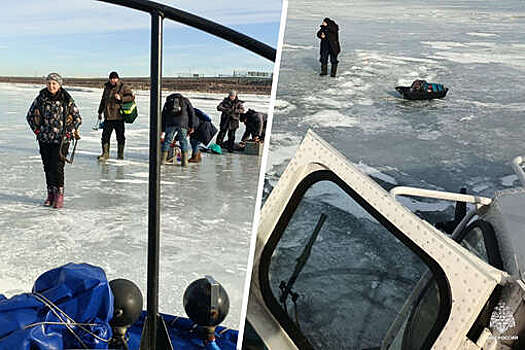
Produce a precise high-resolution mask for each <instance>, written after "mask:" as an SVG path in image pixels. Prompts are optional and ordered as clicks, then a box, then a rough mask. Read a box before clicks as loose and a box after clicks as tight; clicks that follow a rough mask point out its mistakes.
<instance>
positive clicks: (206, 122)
mask: <svg viewBox="0 0 525 350" xmlns="http://www.w3.org/2000/svg"><path fill="white" fill-rule="evenodd" d="M193 110H194V111H195V116H196V117H197V118H196V119H195V120H196V122H197V124H195V125H194V130H195V131H194V132H193V134H191V136H190V144H191V151H192V152H191V158H190V159H189V160H188V162H190V163H200V162H201V160H202V156H201V151H200V150H199V145H200V144H201V143H203V144H204V145H208V144H209V143H210V142H211V140H212V139H213V137H214V136H215V134H216V133H217V128H216V127H215V126H214V125H213V123H212V122H211V118H210V117H209V116H208V115H207V114H206V113H204V112H203V111H201V110H200V109H198V108H193Z"/></svg>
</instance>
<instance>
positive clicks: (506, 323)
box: [489, 301, 516, 334]
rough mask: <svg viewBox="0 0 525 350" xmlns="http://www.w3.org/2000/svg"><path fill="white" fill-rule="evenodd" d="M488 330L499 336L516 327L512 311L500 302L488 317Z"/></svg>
mask: <svg viewBox="0 0 525 350" xmlns="http://www.w3.org/2000/svg"><path fill="white" fill-rule="evenodd" d="M489 326H490V328H491V329H492V330H496V331H497V332H498V333H499V334H502V333H504V332H505V331H507V330H508V329H511V328H514V327H515V326H516V321H515V320H514V315H513V314H512V310H511V309H510V307H508V306H507V305H506V304H505V303H504V302H502V301H500V302H499V303H498V305H497V306H496V307H495V308H494V311H492V315H491V316H490V325H489Z"/></svg>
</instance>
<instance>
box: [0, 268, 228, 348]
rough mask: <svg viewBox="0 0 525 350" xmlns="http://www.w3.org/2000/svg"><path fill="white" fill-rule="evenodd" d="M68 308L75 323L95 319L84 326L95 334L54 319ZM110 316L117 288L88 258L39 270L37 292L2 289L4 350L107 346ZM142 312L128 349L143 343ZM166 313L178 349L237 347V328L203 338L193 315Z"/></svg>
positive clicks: (0, 331) (0, 332)
mask: <svg viewBox="0 0 525 350" xmlns="http://www.w3.org/2000/svg"><path fill="white" fill-rule="evenodd" d="M64 314H67V315H68V316H69V317H70V318H71V319H72V320H74V321H75V322H76V323H86V324H91V325H85V326H84V327H85V328H86V329H87V330H88V331H89V332H91V333H93V334H95V335H96V337H94V336H93V334H88V333H87V332H85V331H83V330H82V329H80V327H79V326H76V327H72V328H73V331H74V333H75V334H76V335H74V334H73V332H72V331H71V330H69V329H68V328H67V327H66V326H65V325H64V324H50V323H56V322H59V323H63V320H65V319H66V317H65V315H64ZM57 315H58V316H57ZM112 316H113V294H112V293H111V288H110V287H109V283H108V281H107V279H106V275H105V273H104V271H103V270H102V269H101V268H98V267H95V266H91V265H87V264H68V265H65V266H62V267H59V268H57V269H54V270H51V271H48V272H46V273H44V274H43V275H41V276H40V277H39V278H38V279H37V280H36V282H35V284H34V287H33V293H26V294H20V295H16V296H14V297H12V298H10V299H6V298H5V297H4V296H3V295H0V350H14V349H17V350H64V349H82V348H89V349H107V348H108V343H107V342H106V341H103V340H107V341H109V339H111V336H112V333H111V327H110V325H109V321H110V319H111V317H112ZM144 317H145V312H144V313H143V314H142V316H141V317H140V319H139V320H138V321H137V322H136V323H135V324H134V325H133V326H132V327H131V328H130V329H129V330H128V338H129V341H128V345H129V349H130V350H138V349H139V346H140V337H141V334H142V328H143V325H144ZM162 317H163V318H164V320H165V321H166V324H167V327H168V332H169V335H170V338H171V341H172V343H173V345H174V349H184V350H199V349H206V350H235V348H236V344H237V336H238V331H236V330H231V329H227V328H224V327H217V329H216V333H215V335H216V342H213V343H210V344H204V343H203V341H202V340H201V339H200V337H199V335H198V334H197V331H196V329H195V327H194V323H193V322H192V321H191V320H190V319H187V318H182V317H176V316H171V315H162ZM60 318H62V319H60ZM42 322H47V324H42ZM76 337H79V338H80V341H79V340H78V339H76ZM97 337H99V339H97ZM100 339H102V340H100ZM81 342H82V343H83V344H82V343H81Z"/></svg>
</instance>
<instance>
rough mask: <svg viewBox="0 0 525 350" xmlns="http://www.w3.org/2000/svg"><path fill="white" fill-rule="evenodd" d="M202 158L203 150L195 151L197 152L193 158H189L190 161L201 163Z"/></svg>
mask: <svg viewBox="0 0 525 350" xmlns="http://www.w3.org/2000/svg"><path fill="white" fill-rule="evenodd" d="M201 160H202V158H201V152H195V154H192V155H191V158H190V159H189V160H188V162H190V163H200V162H201Z"/></svg>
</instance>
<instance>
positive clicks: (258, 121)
mask: <svg viewBox="0 0 525 350" xmlns="http://www.w3.org/2000/svg"><path fill="white" fill-rule="evenodd" d="M267 119H268V114H266V113H261V112H256V111H254V110H253V109H248V112H246V113H244V114H241V122H243V123H244V125H245V126H246V130H245V131H244V134H243V135H242V138H241V141H242V142H245V141H247V140H249V139H250V138H251V139H252V140H254V141H256V142H259V141H264V133H265V130H266V121H267Z"/></svg>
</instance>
